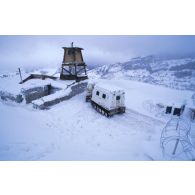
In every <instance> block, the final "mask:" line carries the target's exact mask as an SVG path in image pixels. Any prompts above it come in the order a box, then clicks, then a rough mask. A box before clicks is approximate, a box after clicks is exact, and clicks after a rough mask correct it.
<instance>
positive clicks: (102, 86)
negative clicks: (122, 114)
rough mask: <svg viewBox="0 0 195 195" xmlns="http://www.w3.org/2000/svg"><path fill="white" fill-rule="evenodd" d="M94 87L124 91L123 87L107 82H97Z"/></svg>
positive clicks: (111, 90)
mask: <svg viewBox="0 0 195 195" xmlns="http://www.w3.org/2000/svg"><path fill="white" fill-rule="evenodd" d="M95 88H101V89H103V90H106V91H109V92H122V93H123V92H124V90H123V89H121V88H119V87H116V86H115V85H111V84H108V83H98V84H96V85H95Z"/></svg>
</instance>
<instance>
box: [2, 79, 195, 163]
mask: <svg viewBox="0 0 195 195" xmlns="http://www.w3.org/2000/svg"><path fill="white" fill-rule="evenodd" d="M4 79H5V78H0V82H1V86H3V80H4ZM93 81H95V82H100V83H106V84H107V85H112V86H116V87H119V88H122V89H123V90H124V91H125V93H126V94H125V96H126V106H127V110H126V113H125V114H123V115H115V116H113V117H111V118H106V117H105V116H103V115H100V114H99V113H97V112H96V111H95V110H94V109H93V108H92V106H91V105H90V103H86V102H85V93H82V94H80V95H77V96H75V97H73V98H72V99H70V100H68V101H64V102H61V103H60V104H57V105H55V106H52V107H51V109H49V110H36V109H33V108H32V105H31V104H29V105H26V104H16V103H12V102H4V101H0V160H163V156H162V151H161V148H160V136H161V132H162V129H163V127H164V126H165V124H166V122H167V121H168V120H169V119H170V117H167V116H159V115H156V113H153V112H150V110H148V109H146V106H145V105H146V104H147V103H148V102H150V103H151V102H153V103H154V104H155V103H164V104H172V103H175V104H181V103H183V102H184V101H185V102H189V101H190V98H191V96H192V94H193V92H192V91H184V90H182V91H181V90H175V89H170V88H166V87H161V86H157V85H151V84H146V83H141V82H136V81H130V80H123V79H111V80H106V79H105V80H103V79H95V80H90V82H93ZM45 82H47V80H45ZM192 129H194V124H192ZM194 131H195V129H194Z"/></svg>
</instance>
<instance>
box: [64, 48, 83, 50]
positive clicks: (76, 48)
mask: <svg viewBox="0 0 195 195" xmlns="http://www.w3.org/2000/svg"><path fill="white" fill-rule="evenodd" d="M62 49H79V50H83V48H81V47H62Z"/></svg>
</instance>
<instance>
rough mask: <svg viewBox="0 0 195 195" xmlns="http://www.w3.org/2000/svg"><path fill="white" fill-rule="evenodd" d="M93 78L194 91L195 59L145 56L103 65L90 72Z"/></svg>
mask: <svg viewBox="0 0 195 195" xmlns="http://www.w3.org/2000/svg"><path fill="white" fill-rule="evenodd" d="M90 75H91V77H93V78H103V79H112V78H115V79H128V80H135V81H142V82H146V83H151V84H158V85H163V86H166V87H171V88H176V89H182V90H195V58H194V57H191V58H189V57H188V58H184V57H180V58H170V57H167V58H166V57H157V56H146V57H137V58H133V59H131V60H130V61H128V62H124V63H116V64H108V65H103V66H100V67H98V68H95V69H93V70H91V71H90Z"/></svg>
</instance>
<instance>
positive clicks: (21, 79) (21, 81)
mask: <svg viewBox="0 0 195 195" xmlns="http://www.w3.org/2000/svg"><path fill="white" fill-rule="evenodd" d="M18 70H19V74H20V79H21V83H23V80H22V74H21V71H20V68H18Z"/></svg>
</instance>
